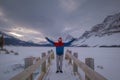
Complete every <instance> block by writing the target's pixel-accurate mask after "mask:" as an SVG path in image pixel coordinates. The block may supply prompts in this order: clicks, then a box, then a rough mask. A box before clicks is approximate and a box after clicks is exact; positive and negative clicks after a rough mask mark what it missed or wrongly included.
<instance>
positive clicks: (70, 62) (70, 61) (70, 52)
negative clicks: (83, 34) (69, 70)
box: [69, 51, 72, 64]
mask: <svg viewBox="0 0 120 80" xmlns="http://www.w3.org/2000/svg"><path fill="white" fill-rule="evenodd" d="M69 54H71V55H72V51H69ZM69 64H72V60H71V58H70V57H69Z"/></svg>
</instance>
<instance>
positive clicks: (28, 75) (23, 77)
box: [10, 50, 54, 80]
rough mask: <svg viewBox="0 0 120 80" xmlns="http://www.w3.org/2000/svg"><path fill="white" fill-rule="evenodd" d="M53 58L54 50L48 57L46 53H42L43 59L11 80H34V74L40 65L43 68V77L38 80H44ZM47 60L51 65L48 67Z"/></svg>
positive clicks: (49, 52)
mask: <svg viewBox="0 0 120 80" xmlns="http://www.w3.org/2000/svg"><path fill="white" fill-rule="evenodd" d="M52 58H54V53H53V51H52V50H51V51H48V55H46V53H42V59H40V60H38V61H37V62H36V63H35V64H33V65H31V66H30V67H28V68H26V69H25V70H24V71H23V72H21V73H19V74H17V75H16V76H14V77H12V78H11V79H10V80H33V77H32V74H33V72H34V71H35V70H36V69H37V68H38V67H39V66H40V65H42V67H41V69H42V72H41V75H40V76H39V77H38V80H42V78H43V76H44V75H45V73H46V72H47V67H48V65H50V64H51V59H52ZM47 59H48V63H49V64H48V65H46V60H47Z"/></svg>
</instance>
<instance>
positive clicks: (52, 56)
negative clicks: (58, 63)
mask: <svg viewBox="0 0 120 80" xmlns="http://www.w3.org/2000/svg"><path fill="white" fill-rule="evenodd" d="M51 54H52V55H51V58H52V59H54V51H53V50H52V49H51Z"/></svg>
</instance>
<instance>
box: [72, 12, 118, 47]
mask: <svg viewBox="0 0 120 80" xmlns="http://www.w3.org/2000/svg"><path fill="white" fill-rule="evenodd" d="M73 45H77V46H81V45H82V46H120V13H117V14H114V15H109V16H108V17H106V18H105V19H104V21H103V22H102V23H101V24H97V25H95V26H93V27H92V28H91V30H90V31H86V32H85V33H84V34H83V35H82V36H81V37H79V39H78V40H77V41H76V42H74V43H73Z"/></svg>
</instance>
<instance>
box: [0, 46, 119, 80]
mask: <svg viewBox="0 0 120 80" xmlns="http://www.w3.org/2000/svg"><path fill="white" fill-rule="evenodd" d="M5 48H6V49H8V50H14V51H15V52H18V53H19V55H13V54H3V52H2V53H1V54H0V80H9V79H10V78H11V77H13V76H15V75H16V74H18V73H19V72H21V71H22V70H23V68H22V66H23V65H24V58H26V57H29V56H33V57H40V56H41V53H42V52H47V51H48V50H50V49H53V50H54V51H55V47H14V46H7V47H5ZM66 49H70V50H72V52H78V54H79V59H80V60H82V61H83V62H84V60H85V58H86V57H92V58H94V59H95V70H96V71H97V72H99V73H100V74H102V75H104V76H105V77H106V78H107V79H108V80H118V79H120V71H119V68H120V62H119V61H120V49H119V48H81V47H67V48H65V51H66ZM17 65H18V66H19V65H20V66H21V67H17V68H16V67H15V66H17ZM98 66H102V67H103V69H101V68H99V67H98ZM55 67H56V66H55Z"/></svg>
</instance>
